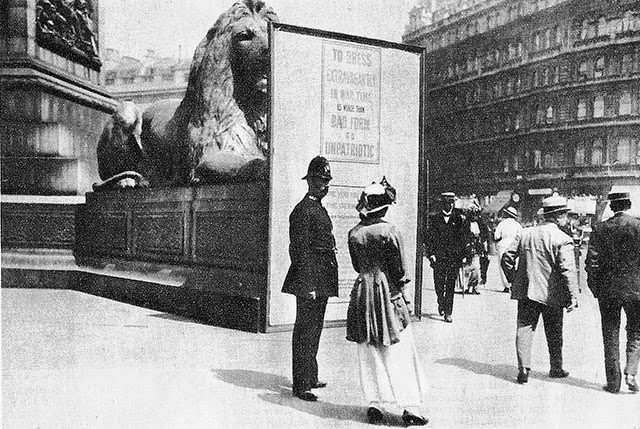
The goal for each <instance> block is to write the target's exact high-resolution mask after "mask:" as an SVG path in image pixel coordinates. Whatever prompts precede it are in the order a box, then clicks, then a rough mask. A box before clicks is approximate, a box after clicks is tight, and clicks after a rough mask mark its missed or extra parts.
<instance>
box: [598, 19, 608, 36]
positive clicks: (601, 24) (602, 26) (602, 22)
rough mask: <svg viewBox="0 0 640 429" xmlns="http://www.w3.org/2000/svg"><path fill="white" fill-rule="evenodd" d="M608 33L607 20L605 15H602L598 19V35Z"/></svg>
mask: <svg viewBox="0 0 640 429" xmlns="http://www.w3.org/2000/svg"><path fill="white" fill-rule="evenodd" d="M607 33H608V26H607V20H606V19H604V16H603V17H600V19H599V20H598V36H605V35H607Z"/></svg>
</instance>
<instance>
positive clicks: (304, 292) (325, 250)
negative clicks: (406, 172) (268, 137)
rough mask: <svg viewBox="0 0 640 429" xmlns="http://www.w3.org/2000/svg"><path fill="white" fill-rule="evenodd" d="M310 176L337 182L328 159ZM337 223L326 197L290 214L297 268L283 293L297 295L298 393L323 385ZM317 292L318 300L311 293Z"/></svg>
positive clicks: (315, 164) (316, 162)
mask: <svg viewBox="0 0 640 429" xmlns="http://www.w3.org/2000/svg"><path fill="white" fill-rule="evenodd" d="M310 176H316V177H321V178H324V179H327V180H330V179H331V171H330V169H329V163H328V162H327V160H326V159H325V158H323V157H316V158H314V159H313V160H312V161H311V163H310V164H309V170H308V173H307V176H305V177H303V179H306V178H307V177H310ZM332 231H333V224H332V223H331V218H330V217H329V214H328V213H327V210H326V209H325V208H324V207H323V206H322V204H321V202H320V199H319V198H318V197H316V196H313V195H310V194H307V195H305V196H304V198H303V199H302V201H300V202H299V203H298V204H297V205H296V207H295V208H294V209H293V211H292V212H291V215H290V216H289V239H290V245H289V256H290V258H291V267H290V268H289V271H288V272H287V276H286V278H285V281H284V285H283V287H282V292H284V293H289V294H292V295H295V296H296V321H295V325H294V328H293V391H294V394H299V393H301V392H307V391H309V390H310V389H311V388H313V387H315V386H316V385H317V383H318V362H317V359H316V355H317V353H318V345H319V343H320V335H321V333H322V326H323V324H324V314H325V310H326V307H327V301H328V298H329V297H330V296H338V264H337V261H336V252H335V250H336V241H335V237H334V236H333V232H332ZM313 291H315V293H316V297H315V299H314V298H311V296H310V293H311V292H313Z"/></svg>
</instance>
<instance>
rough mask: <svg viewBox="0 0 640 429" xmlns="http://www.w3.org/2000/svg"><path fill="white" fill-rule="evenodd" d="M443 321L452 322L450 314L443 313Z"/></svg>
mask: <svg viewBox="0 0 640 429" xmlns="http://www.w3.org/2000/svg"><path fill="white" fill-rule="evenodd" d="M444 321H445V322H446V323H452V322H453V319H452V318H451V315H450V314H445V315H444Z"/></svg>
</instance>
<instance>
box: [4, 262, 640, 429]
mask: <svg viewBox="0 0 640 429" xmlns="http://www.w3.org/2000/svg"><path fill="white" fill-rule="evenodd" d="M495 269H496V261H495V260H494V261H492V267H491V266H490V275H489V283H488V286H489V289H491V290H481V292H482V294H481V295H479V296H468V295H467V296H464V297H463V296H462V295H457V296H456V301H455V308H454V323H453V324H445V323H443V322H442V321H441V317H439V316H437V315H436V314H435V313H436V311H435V310H436V306H435V294H434V292H433V290H432V289H430V283H429V281H428V277H429V276H430V275H431V272H430V269H428V268H426V269H425V289H424V290H423V293H424V295H423V314H424V317H423V318H422V321H421V322H419V323H416V324H415V325H414V329H415V335H416V340H417V344H418V346H419V352H420V356H421V358H422V361H423V363H424V367H425V370H426V373H427V377H428V380H429V382H430V387H431V389H430V391H429V393H428V401H429V402H428V416H429V418H430V423H429V425H428V426H427V427H429V428H449V429H450V428H481V427H484V428H534V427H535V428H630V429H631V428H635V429H638V428H640V395H632V394H629V393H628V392H627V391H626V387H624V386H623V393H621V394H619V395H611V394H609V393H606V392H603V391H602V390H601V386H602V385H603V384H604V364H603V362H602V340H601V336H600V323H599V316H598V310H597V302H596V301H595V300H594V299H593V297H592V296H591V294H590V293H588V292H584V291H583V294H582V296H581V299H580V308H578V309H577V310H576V311H575V312H573V313H571V314H569V315H567V316H566V318H565V347H564V351H565V366H566V369H567V370H569V371H570V372H571V375H570V376H569V377H568V378H567V379H559V380H558V379H550V378H548V377H547V375H546V374H547V371H548V369H549V368H548V354H547V350H546V343H545V341H544V334H543V330H542V329H539V330H538V332H537V333H536V337H535V342H534V353H533V357H534V360H533V369H532V374H531V378H530V381H529V383H528V384H526V385H519V384H517V383H516V382H515V376H516V372H517V369H516V359H515V345H514V342H515V310H516V305H515V302H514V301H511V300H509V297H508V295H507V294H503V293H500V292H498V290H501V289H502V288H501V286H500V285H499V283H497V282H496V281H497V271H495ZM1 293H2V341H3V342H2V370H3V374H2V415H3V417H2V419H3V425H2V427H3V428H38V427H39V428H65V429H68V428H154V429H155V428H303V427H304V428H307V427H309V428H347V427H349V428H351V427H354V428H358V427H362V428H367V427H371V425H369V424H367V423H366V415H365V414H366V404H365V403H364V402H363V400H362V395H361V392H360V385H359V378H358V372H357V360H356V352H355V346H354V345H353V344H351V343H348V342H347V341H346V340H345V339H344V337H345V329H344V328H332V329H325V331H324V333H323V337H322V342H321V345H320V353H319V367H320V372H321V374H320V376H321V378H322V379H323V380H325V381H327V382H328V383H329V385H328V387H327V388H325V389H322V390H318V391H316V392H317V393H318V395H319V396H320V402H317V403H306V402H303V401H301V400H299V399H297V398H294V397H292V396H291V391H290V384H291V375H290V372H291V369H290V368H291V367H290V365H291V363H290V361H291V333H290V332H276V333H270V334H251V333H246V332H240V331H233V330H229V329H224V328H217V327H212V326H208V325H203V324H199V323H194V322H193V321H191V320H188V319H181V318H178V317H175V316H172V315H169V314H165V313H158V312H155V311H151V310H147V309H144V308H140V307H134V306H131V305H127V304H123V303H119V302H115V301H110V300H107V299H104V298H99V297H95V296H91V295H87V294H83V293H80V292H75V291H70V290H43V289H2V291H1ZM622 356H624V353H622ZM398 412H401V410H398ZM385 422H386V424H387V425H389V426H396V427H399V426H402V422H401V419H400V417H399V414H396V415H392V416H391V417H390V418H387V419H386V420H385Z"/></svg>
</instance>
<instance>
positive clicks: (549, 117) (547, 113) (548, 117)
mask: <svg viewBox="0 0 640 429" xmlns="http://www.w3.org/2000/svg"><path fill="white" fill-rule="evenodd" d="M545 122H546V123H547V124H552V123H553V106H551V105H549V106H547V109H546V111H545Z"/></svg>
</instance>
